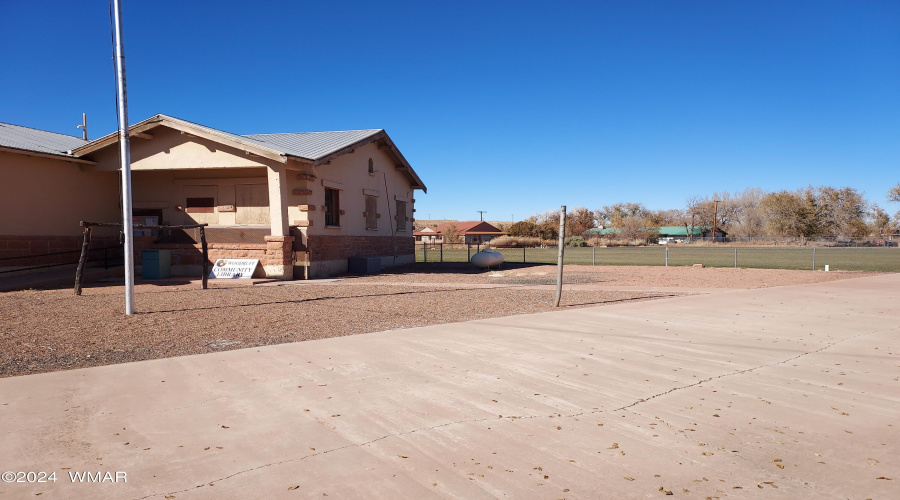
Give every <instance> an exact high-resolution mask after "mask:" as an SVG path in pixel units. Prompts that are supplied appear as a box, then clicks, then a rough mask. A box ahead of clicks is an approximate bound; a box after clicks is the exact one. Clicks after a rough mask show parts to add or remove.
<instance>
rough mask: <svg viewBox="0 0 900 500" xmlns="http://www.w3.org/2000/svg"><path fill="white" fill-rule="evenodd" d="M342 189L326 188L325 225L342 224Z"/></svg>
mask: <svg viewBox="0 0 900 500" xmlns="http://www.w3.org/2000/svg"><path fill="white" fill-rule="evenodd" d="M340 193H341V192H340V191H339V190H337V189H331V188H325V225H326V226H340V225H341V203H340Z"/></svg>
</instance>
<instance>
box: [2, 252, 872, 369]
mask: <svg viewBox="0 0 900 500" xmlns="http://www.w3.org/2000/svg"><path fill="white" fill-rule="evenodd" d="M872 274H877V273H848V272H841V273H824V272H814V271H784V270H758V269H712V268H705V269H697V268H664V267H584V266H567V267H566V274H565V280H564V281H565V283H567V284H587V285H590V284H597V285H602V286H603V287H604V289H603V290H599V289H598V290H590V289H578V290H566V291H565V292H564V293H563V297H562V303H561V306H562V307H566V308H576V307H590V306H602V305H607V304H614V303H621V302H624V301H639V300H651V299H660V298H666V297H672V296H675V295H680V294H684V293H692V289H694V288H703V289H708V288H754V287H764V286H780V285H793V284H801V283H811V282H818V281H831V280H836V279H846V278H851V277H859V276H867V275H872ZM555 280H556V268H555V266H519V267H509V268H505V269H503V270H501V271H481V270H475V269H474V268H472V267H471V266H468V265H465V264H461V265H453V264H451V265H446V264H444V265H440V264H417V265H415V266H410V267H405V268H398V269H395V270H392V271H390V272H386V273H383V274H380V275H374V276H359V277H351V276H347V277H341V278H339V279H336V280H321V281H317V280H314V281H308V282H288V283H286V284H282V286H265V285H278V284H279V283H271V282H268V283H266V282H259V281H254V282H247V281H240V282H237V281H224V282H217V281H211V282H210V289H208V290H201V289H199V282H190V281H177V280H172V281H160V282H153V283H151V282H139V284H138V285H137V286H136V287H135V304H136V310H137V311H138V312H137V314H135V315H133V316H130V317H129V316H125V315H124V314H123V310H124V298H123V297H124V287H123V286H122V284H121V282H116V281H113V282H107V283H92V284H89V285H88V286H87V288H85V290H84V294H83V295H82V296H80V297H76V296H74V295H73V293H72V290H71V289H56V290H25V291H16V292H5V293H0V377H10V376H16V375H25V374H32V373H41V372H49V371H56V370H66V369H72V368H83V367H89V366H99V365H107V364H115V363H124V362H130V361H140V360H146V359H155V358H165V357H173V356H183V355H189V354H200V353H207V352H216V351H222V350H230V349H239V348H247V347H254V346H261V345H270V344H280V343H285V342H297V341H303V340H312V339H320V338H328V337H339V336H344V335H355V334H360V333H368V332H375V331H384V330H393V329H401V328H410V327H417V326H425V325H432V324H440V323H450V322H459V321H467V320H473V319H484V318H495V317H502V316H510V315H516V314H527V313H536V312H542V311H548V310H551V309H553V308H552V299H553V295H554V290H553V285H554V284H555ZM484 285H491V287H490V288H486V287H484ZM617 286H621V287H629V289H627V290H610V289H609V287H617ZM636 286H637V287H646V288H648V290H646V291H642V290H634V289H633V288H634V287H636ZM654 287H668V288H671V287H677V288H679V289H682V290H683V291H682V292H678V291H674V292H673V291H671V290H667V291H665V292H661V291H653V290H651V288H654Z"/></svg>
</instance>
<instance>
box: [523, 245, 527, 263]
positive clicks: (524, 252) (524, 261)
mask: <svg viewBox="0 0 900 500" xmlns="http://www.w3.org/2000/svg"><path fill="white" fill-rule="evenodd" d="M522 264H527V262H526V261H525V247H522Z"/></svg>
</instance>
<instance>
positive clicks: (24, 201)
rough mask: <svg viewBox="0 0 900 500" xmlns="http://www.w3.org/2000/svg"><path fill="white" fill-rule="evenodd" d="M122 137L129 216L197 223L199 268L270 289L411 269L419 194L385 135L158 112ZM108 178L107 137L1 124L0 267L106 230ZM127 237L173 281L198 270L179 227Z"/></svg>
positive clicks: (114, 160)
mask: <svg viewBox="0 0 900 500" xmlns="http://www.w3.org/2000/svg"><path fill="white" fill-rule="evenodd" d="M129 130H130V137H131V141H130V142H131V168H132V193H133V195H132V199H133V203H132V207H133V212H134V216H135V219H136V220H137V221H138V222H144V223H154V222H155V223H159V224H167V225H180V224H193V223H207V224H209V228H208V229H207V231H206V232H207V238H208V240H209V242H210V243H209V248H210V250H209V251H210V260H212V261H214V260H215V259H217V258H237V257H242V258H258V259H260V263H261V264H262V269H263V271H261V272H260V273H262V274H264V275H265V276H267V277H273V278H280V279H292V278H295V277H297V278H299V277H317V276H325V275H330V274H335V273H340V272H345V271H347V265H348V259H349V258H353V257H378V258H379V259H380V263H381V265H382V267H388V266H391V265H396V264H402V263H408V262H413V261H414V252H413V235H412V232H413V220H414V212H415V199H414V192H415V190H417V189H421V190H423V191H424V190H425V189H426V188H425V185H424V184H423V183H422V181H421V179H420V178H419V176H418V175H417V174H416V172H415V171H414V170H413V169H412V167H411V166H410V165H409V163H408V162H407V161H406V159H405V158H404V157H403V155H402V154H401V153H400V151H399V150H398V149H397V147H396V146H395V145H394V143H393V142H392V141H391V139H390V137H388V135H387V133H385V131H384V130H380V129H376V130H352V131H339V132H312V133H290V134H266V135H250V136H239V135H235V134H230V133H227V132H223V131H220V130H216V129H213V128H209V127H205V126H202V125H198V124H195V123H191V122H188V121H185V120H180V119H177V118H173V117H170V116H166V115H156V116H153V117H152V118H149V119H147V120H144V121H142V122H139V123H136V124H134V125H132V126H131V127H130V129H129ZM118 171H119V160H118V136H117V134H110V135H108V136H105V137H102V138H100V139H97V140H94V141H90V142H88V141H83V140H81V139H79V138H76V137H69V136H65V135H60V134H53V133H50V132H43V131H37V130H34V129H26V128H24V127H18V126H15V125H6V124H0V175H2V176H3V179H4V182H3V183H2V184H0V203H2V208H3V214H5V215H4V220H3V224H2V226H0V257H3V256H6V257H15V256H16V255H17V254H16V252H19V254H18V255H28V254H29V252H30V254H31V255H35V254H38V253H52V251H53V250H54V249H65V248H70V247H72V246H73V245H78V244H80V239H79V235H80V234H81V231H82V228H80V227H79V221H82V220H90V221H98V222H117V221H119V220H120V218H121V215H120V214H121V210H120V201H119V200H120V198H121V197H120V195H119V176H118ZM9 214H16V215H15V216H14V217H11V216H10V215H9ZM138 234H141V233H138ZM135 241H136V248H139V249H142V248H166V249H169V250H170V251H171V253H172V266H173V271H174V272H175V273H183V274H194V273H197V272H199V268H200V265H201V264H202V258H201V257H200V252H199V241H197V238H196V235H192V234H190V232H189V231H188V232H187V233H185V234H178V235H174V236H173V235H172V234H169V233H166V234H158V233H157V234H153V235H147V236H138V237H136V239H135ZM0 267H3V264H2V261H0ZM258 272H259V271H258Z"/></svg>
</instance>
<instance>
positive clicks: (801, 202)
mask: <svg viewBox="0 0 900 500" xmlns="http://www.w3.org/2000/svg"><path fill="white" fill-rule="evenodd" d="M760 208H761V209H762V210H763V213H764V214H765V219H766V228H767V229H768V232H769V234H771V235H773V236H798V237H803V238H812V237H815V236H818V235H819V234H820V232H821V222H820V211H821V210H820V208H819V206H818V202H817V200H816V197H815V193H813V192H812V190H811V189H809V188H807V189H806V190H801V191H798V192H789V191H779V192H777V193H769V194H767V195H766V196H765V197H764V198H763V199H762V201H761V202H760Z"/></svg>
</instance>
